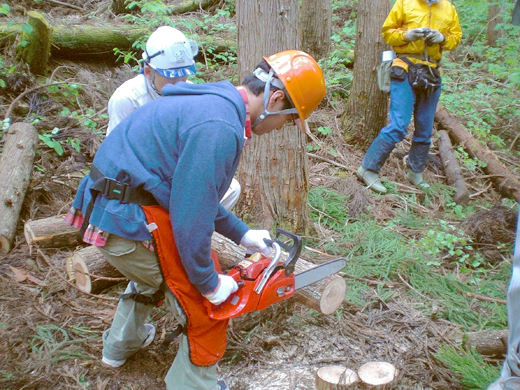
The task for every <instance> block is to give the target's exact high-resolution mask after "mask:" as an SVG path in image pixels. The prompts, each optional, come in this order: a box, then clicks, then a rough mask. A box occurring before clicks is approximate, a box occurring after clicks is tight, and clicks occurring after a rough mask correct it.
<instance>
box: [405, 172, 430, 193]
mask: <svg viewBox="0 0 520 390" xmlns="http://www.w3.org/2000/svg"><path fill="white" fill-rule="evenodd" d="M406 177H408V180H410V183H412V184H413V185H414V186H415V187H417V188H418V189H420V190H425V189H426V188H429V187H430V185H429V184H428V183H426V182H425V181H424V180H423V178H422V172H414V171H412V170H411V169H408V172H407V173H406Z"/></svg>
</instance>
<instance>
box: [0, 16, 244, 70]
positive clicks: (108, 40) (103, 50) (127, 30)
mask: <svg viewBox="0 0 520 390" xmlns="http://www.w3.org/2000/svg"><path fill="white" fill-rule="evenodd" d="M151 32H152V31H151V30H150V29H148V28H135V27H113V26H93V25H75V26H53V27H52V31H51V47H50V54H51V56H52V57H54V58H72V59H74V58H82V57H89V58H90V59H92V58H99V59H103V60H106V59H107V55H113V59H114V62H115V61H116V59H117V57H116V56H115V55H114V48H116V47H117V48H118V49H120V50H123V51H124V50H131V51H135V48H133V46H132V45H133V43H134V42H135V41H137V40H138V39H141V38H142V37H144V36H147V35H149V34H150V33H151ZM22 33H23V30H22V27H21V25H9V24H3V25H2V24H0V47H3V46H6V45H10V44H13V43H14V42H15V40H16V38H17V37H18V36H20V35H22ZM190 38H193V39H195V40H196V41H197V43H198V44H199V46H200V50H199V57H200V58H201V59H202V58H203V57H204V56H207V57H213V55H215V54H218V53H222V52H226V51H229V50H230V48H233V47H236V42H235V41H234V40H233V41H231V40H222V39H220V38H218V37H215V36H211V35H205V36H204V37H197V36H192V37H191V36H190ZM206 47H207V48H208V49H209V48H210V49H211V50H207V51H206V50H205V48H206Z"/></svg>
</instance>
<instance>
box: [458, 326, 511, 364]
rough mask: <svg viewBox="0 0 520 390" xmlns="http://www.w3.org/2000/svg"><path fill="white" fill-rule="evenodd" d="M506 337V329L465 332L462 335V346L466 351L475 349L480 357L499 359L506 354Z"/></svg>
mask: <svg viewBox="0 0 520 390" xmlns="http://www.w3.org/2000/svg"><path fill="white" fill-rule="evenodd" d="M507 335H508V331H507V329H504V330H494V329H487V330H483V331H481V332H467V333H464V334H463V335H462V345H463V346H464V347H466V348H467V349H470V348H472V347H475V350H476V351H477V352H478V353H480V354H481V355H486V356H492V357H498V358H501V357H503V356H504V355H505V354H506V352H507Z"/></svg>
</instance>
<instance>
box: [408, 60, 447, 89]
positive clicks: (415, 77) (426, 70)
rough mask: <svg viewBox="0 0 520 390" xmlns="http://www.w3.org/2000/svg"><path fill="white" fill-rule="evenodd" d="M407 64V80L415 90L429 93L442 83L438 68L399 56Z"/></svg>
mask: <svg viewBox="0 0 520 390" xmlns="http://www.w3.org/2000/svg"><path fill="white" fill-rule="evenodd" d="M399 58H400V59H401V60H403V61H404V62H406V64H407V65H408V81H409V82H410V85H411V86H412V88H413V89H414V90H415V91H417V92H425V93H426V94H430V93H431V92H433V91H435V90H436V89H437V88H439V87H440V86H441V85H442V81H441V73H440V72H439V69H437V68H434V67H432V66H430V65H426V64H421V63H418V64H415V63H413V62H412V61H410V60H409V59H408V58H406V57H404V56H403V57H399Z"/></svg>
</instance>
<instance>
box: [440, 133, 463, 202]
mask: <svg viewBox="0 0 520 390" xmlns="http://www.w3.org/2000/svg"><path fill="white" fill-rule="evenodd" d="M438 133H439V135H440V138H439V154H440V156H441V161H442V166H443V167H444V172H445V173H446V179H447V183H448V185H450V186H453V187H455V188H456V189H457V191H456V192H455V195H453V200H454V201H455V203H457V204H460V205H464V206H465V205H467V204H468V202H469V191H468V188H467V186H466V182H465V181H464V177H463V176H462V172H461V171H460V166H459V162H458V160H457V157H455V153H453V146H452V145H451V141H450V136H449V135H448V133H447V132H446V131H444V130H439V131H438Z"/></svg>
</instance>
